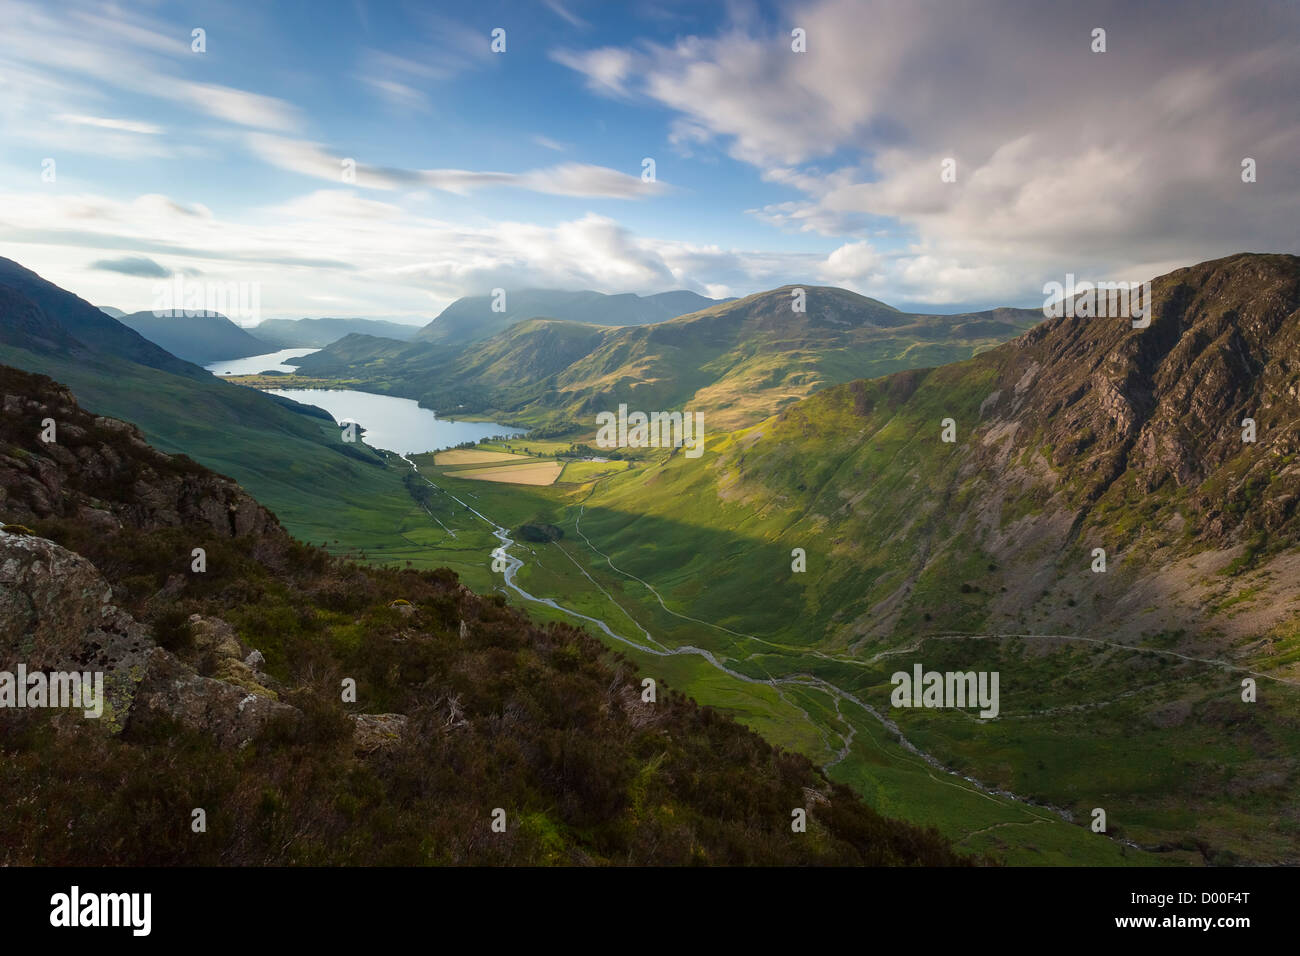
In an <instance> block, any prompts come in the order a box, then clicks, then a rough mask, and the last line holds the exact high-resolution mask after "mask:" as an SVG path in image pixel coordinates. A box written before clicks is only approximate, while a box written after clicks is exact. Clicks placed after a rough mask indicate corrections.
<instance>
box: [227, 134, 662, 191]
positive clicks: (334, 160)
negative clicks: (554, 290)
mask: <svg viewBox="0 0 1300 956" xmlns="http://www.w3.org/2000/svg"><path fill="white" fill-rule="evenodd" d="M246 142H247V143H248V146H249V148H250V149H252V151H253V152H254V153H255V154H257V155H258V156H259V157H261V158H262V159H264V160H265V161H267V162H269V163H272V164H273V165H276V166H279V167H280V168H281V169H287V170H290V171H291V172H295V173H301V174H303V175H305V176H312V177H314V178H316V179H324V180H328V181H331V182H343V178H342V173H343V169H344V160H345V159H352V160H354V162H355V167H354V169H355V173H356V182H355V185H356V186H358V187H361V188H366V189H389V190H392V189H406V188H410V187H418V186H426V187H429V188H432V189H440V190H443V191H444V192H450V193H456V194H458V195H465V194H468V193H471V192H473V191H475V190H478V189H487V188H492V187H509V188H514V189H527V190H530V191H532V192H537V193H546V194H550V195H556V196H582V197H600V198H607V199H644V198H647V197H649V196H654V195H659V194H661V193H663V192H666V191H667V190H668V188H669V187H668V186H667V185H666V184H665V183H662V182H659V181H653V182H642V181H641V178H640V176H633V175H631V174H629V173H622V172H619V171H618V170H615V169H609V168H608V167H606V166H592V165H589V164H586V163H561V164H560V165H558V166H549V167H546V168H544V169H533V170H527V171H525V172H521V173H506V172H492V171H486V170H468V169H394V168H391V167H383V166H373V165H370V164H368V163H363V162H360V161H359V160H357V158H356V157H342V156H335V155H333V154H331V153H330V152H329V151H328V150H327V149H326V148H325V147H324V146H322V145H321V144H319V143H309V142H306V141H305V140H297V139H289V138H287V137H284V136H274V135H271V134H269V133H250V134H248V136H247V137H246Z"/></svg>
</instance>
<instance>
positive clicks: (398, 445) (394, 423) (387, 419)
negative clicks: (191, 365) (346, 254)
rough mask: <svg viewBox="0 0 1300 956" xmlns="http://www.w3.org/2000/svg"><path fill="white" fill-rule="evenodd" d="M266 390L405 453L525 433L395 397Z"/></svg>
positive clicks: (324, 390) (369, 442) (347, 391)
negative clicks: (353, 425)
mask: <svg viewBox="0 0 1300 956" xmlns="http://www.w3.org/2000/svg"><path fill="white" fill-rule="evenodd" d="M291 351H293V350H291ZM308 351H311V350H308ZM264 391H267V392H270V393H271V394H273V395H283V396H284V397H285V398H292V399H293V400H294V401H295V402H303V403H305V404H307V405H316V406H319V407H320V408H323V409H325V411H327V412H329V413H330V414H331V415H333V416H334V420H335V421H336V422H339V423H342V422H349V421H352V422H357V423H359V424H360V425H361V427H362V429H363V434H362V440H363V441H365V443H366V444H367V445H369V446H370V447H372V448H386V449H387V450H389V451H395V452H397V453H398V454H399V455H405V454H407V453H409V452H423V451H433V450H434V449H437V448H447V447H449V446H451V445H459V444H461V443H462V442H467V441H481V440H482V439H484V438H488V437H490V436H492V435H523V434H524V431H523V430H521V429H518V428H508V427H507V426H505V425H498V424H497V423H496V422H456V421H450V420H449V419H445V418H439V417H438V416H437V415H435V414H434V413H433V412H431V411H430V410H429V409H427V408H421V407H420V406H419V405H418V404H417V403H416V402H414V401H413V400H411V399H409V398H395V397H394V396H392V395H375V394H373V393H372V392H358V391H354V390H352V389H328V388H268V389H264Z"/></svg>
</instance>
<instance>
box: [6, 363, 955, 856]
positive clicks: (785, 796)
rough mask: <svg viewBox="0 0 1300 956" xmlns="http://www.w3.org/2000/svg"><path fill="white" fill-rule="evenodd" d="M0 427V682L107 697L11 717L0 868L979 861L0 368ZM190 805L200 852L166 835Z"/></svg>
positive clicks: (747, 735) (714, 721)
mask: <svg viewBox="0 0 1300 956" xmlns="http://www.w3.org/2000/svg"><path fill="white" fill-rule="evenodd" d="M0 407H3V408H4V411H5V414H4V416H3V417H0V522H3V526H2V527H0V567H2V568H3V573H0V608H3V609H4V614H3V615H0V669H8V670H9V671H10V672H12V671H14V670H17V669H18V666H19V665H24V666H26V667H28V668H30V669H31V670H32V671H36V670H40V671H70V670H76V671H78V672H81V671H83V670H87V669H89V670H91V671H94V672H96V673H98V674H100V675H102V676H103V679H104V683H103V685H102V688H103V694H104V697H103V698H100V699H99V701H98V705H99V711H100V712H99V714H98V715H97V718H96V719H86V718H85V717H84V716H83V714H82V713H81V712H79V710H81V709H83V708H79V709H78V710H73V711H72V712H70V713H69V712H64V711H61V710H60V709H59V708H57V707H56V708H45V707H37V708H30V707H29V708H26V709H22V710H17V709H14V710H7V711H6V716H5V735H4V761H3V764H2V765H0V800H3V802H4V805H5V806H7V807H11V808H16V809H15V811H14V812H11V813H6V814H4V815H3V817H2V819H0V848H3V849H0V864H3V865H43V866H57V865H71V864H75V865H78V866H110V865H116V866H123V865H130V866H139V865H178V864H184V865H223V866H249V865H263V866H264V865H316V866H338V865H389V866H392V865H422V864H423V865H428V864H433V865H466V864H499V865H556V864H583V865H600V864H612V865H628V864H643V865H644V864H650V865H653V864H659V865H685V864H696V865H699V864H722V865H725V864H743V865H756V864H757V865H816V864H821V865H849V864H852V865H864V864H865V865H890V864H895V865H955V864H962V863H968V862H969V858H968V857H963V856H959V855H958V854H957V853H956V852H955V851H954V850H953V848H952V846H951V845H950V844H949V843H948V842H947V841H946V840H944V839H943V838H941V837H940V836H938V835H937V834H936V833H935V832H934V831H933V830H923V829H921V828H919V827H916V826H913V825H910V824H907V823H901V822H897V821H893V820H889V819H886V818H884V817H882V816H881V815H879V814H878V813H876V812H875V811H874V810H872V809H870V808H869V807H868V806H866V805H865V804H864V803H862V802H861V801H860V800H859V799H857V798H856V797H855V795H854V794H853V793H852V792H851V791H850V790H849V789H848V788H847V787H845V786H843V785H842V784H835V783H832V782H831V781H830V780H828V779H827V778H826V777H825V776H824V775H823V774H822V773H821V772H820V771H818V770H816V769H815V768H814V767H813V766H812V765H811V764H810V763H809V762H808V760H807V759H806V758H803V757H800V756H798V755H795V754H791V753H788V752H785V751H782V750H780V749H777V748H773V747H772V746H770V745H768V744H767V743H766V742H764V741H763V740H762V739H761V738H759V737H758V736H757V735H755V734H754V733H752V732H751V731H749V730H747V729H745V728H743V727H741V726H740V725H739V724H737V723H736V722H734V721H733V720H731V719H730V718H728V717H725V716H723V715H721V714H718V713H717V712H715V711H713V710H712V709H710V708H701V707H699V706H698V705H696V704H695V703H694V702H693V701H690V700H689V699H687V698H685V697H684V696H682V695H681V694H680V693H676V692H672V691H669V690H668V688H667V687H662V688H660V689H659V692H658V694H657V696H656V698H655V700H654V701H650V700H647V699H645V697H644V696H643V694H644V692H643V689H642V683H641V680H640V675H639V674H638V673H637V671H636V670H635V669H634V668H633V667H631V666H629V664H628V662H627V661H626V660H625V659H623V658H622V657H621V656H620V655H615V654H611V653H610V652H608V651H606V650H605V649H604V648H602V646H601V645H600V644H599V643H598V642H597V641H596V640H594V639H593V638H591V637H590V636H589V635H587V634H585V633H584V632H583V631H581V630H578V629H577V628H574V627H571V626H568V625H564V624H548V625H545V626H541V625H539V624H536V623H534V622H532V621H530V620H529V619H528V618H526V617H525V616H524V615H522V614H520V613H519V612H518V611H515V610H511V609H509V608H507V607H506V606H505V604H504V602H503V601H502V600H501V599H500V598H498V597H496V596H493V597H479V596H476V595H474V594H472V593H471V592H469V591H468V590H467V589H466V588H464V587H463V586H461V585H460V584H459V583H458V581H457V579H456V576H455V575H454V574H452V573H451V572H449V571H446V570H437V571H427V570H426V571H415V570H409V569H408V570H398V569H397V568H395V567H392V568H378V567H364V566H360V565H357V564H353V563H351V562H349V561H344V560H340V559H338V558H335V557H333V556H331V555H330V554H329V553H327V552H325V551H324V550H322V549H319V548H314V547H311V546H309V545H304V544H302V543H300V542H298V541H295V540H293V539H292V538H291V537H290V536H289V535H288V534H286V533H285V531H284V529H283V528H282V527H281V526H280V524H279V522H278V521H277V519H276V518H275V516H274V515H273V514H271V513H270V512H268V511H267V510H266V509H264V508H262V507H261V506H260V505H259V504H258V503H257V502H256V501H255V500H254V499H253V498H251V497H250V496H249V495H247V494H246V493H245V492H244V491H243V489H242V488H240V487H239V486H238V485H237V484H235V483H234V482H232V481H230V480H229V479H227V478H224V477H222V476H220V475H217V474H214V473H212V472H210V471H208V470H207V469H205V468H203V467H202V466H200V465H197V464H196V463H194V462H193V461H191V460H189V459H187V458H185V457H183V456H170V455H167V454H164V453H162V452H160V451H158V450H156V449H154V448H151V447H150V446H149V445H148V444H147V443H146V442H145V441H144V436H143V434H142V433H141V432H140V431H139V430H138V429H136V428H135V427H133V426H132V425H130V424H128V423H125V422H122V421H118V420H115V419H110V418H104V417H100V416H97V415H95V414H93V413H92V412H89V411H87V410H84V409H82V408H81V407H80V406H79V404H78V403H77V401H76V399H75V398H74V396H73V394H72V393H71V392H70V391H69V390H68V389H67V388H65V387H63V386H61V385H59V384H57V383H55V382H54V381H52V380H50V379H48V378H45V377H43V376H37V375H32V374H29V373H26V372H21V371H19V370H16V369H12V368H8V367H4V366H0ZM49 419H53V420H55V421H56V422H58V424H59V431H58V438H57V440H56V441H55V442H51V443H47V442H45V441H43V440H42V439H41V437H40V434H41V429H42V424H41V423H42V422H44V421H46V420H49ZM196 549H202V550H201V552H200V551H198V550H196ZM197 553H202V554H203V555H204V558H205V561H206V564H205V566H204V568H202V569H200V570H196V569H195V567H194V564H193V561H194V557H193V556H194V555H195V554H197ZM347 680H351V681H353V682H354V686H355V690H356V697H355V702H353V701H347V702H345V701H344V699H343V695H341V694H340V692H339V687H340V686H341V685H345V684H346V682H347ZM23 692H24V693H26V692H27V691H26V687H24V689H23ZM86 703H90V702H86ZM92 706H93V705H92ZM92 713H93V711H92ZM88 793H90V794H96V795H97V796H96V799H94V800H90V801H88V800H87V799H86V795H87V794H88ZM196 807H198V808H202V809H203V811H204V814H205V816H204V823H205V824H206V826H205V829H204V830H203V831H202V832H203V838H202V839H200V840H197V841H196V840H194V839H193V838H192V835H191V832H190V830H189V829H187V828H186V827H185V826H180V827H178V826H174V825H167V824H166V821H168V820H171V821H175V820H182V821H185V822H186V823H189V822H190V821H192V820H193V819H194V818H195V817H194V808H196ZM496 808H500V811H498V810H497V809H496ZM793 810H802V811H804V812H805V813H806V818H807V824H806V826H807V829H806V832H796V831H794V829H793V828H792V826H791V820H792V813H793ZM498 812H500V813H503V814H504V817H503V818H502V819H503V822H504V824H505V827H504V830H503V832H501V833H499V834H497V833H495V832H494V830H493V826H492V825H493V822H494V820H495V819H496V818H497V813H498Z"/></svg>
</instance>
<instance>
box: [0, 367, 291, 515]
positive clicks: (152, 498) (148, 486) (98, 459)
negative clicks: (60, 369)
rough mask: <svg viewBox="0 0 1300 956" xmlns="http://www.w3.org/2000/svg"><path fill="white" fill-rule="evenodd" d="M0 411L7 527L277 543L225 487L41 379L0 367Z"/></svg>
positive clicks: (257, 509) (0, 491)
mask: <svg viewBox="0 0 1300 956" xmlns="http://www.w3.org/2000/svg"><path fill="white" fill-rule="evenodd" d="M0 409H2V410H3V415H0V512H3V513H5V514H6V515H7V516H10V519H9V520H13V521H18V522H26V521H31V520H36V519H41V518H76V519H78V520H81V521H84V522H87V523H90V524H93V525H98V526H102V527H103V529H104V530H113V529H114V528H117V527H121V526H122V525H123V524H126V525H131V526H133V527H137V528H141V529H145V530H149V529H153V528H165V527H180V526H202V527H206V528H209V529H211V530H213V531H215V532H216V533H218V534H221V535H223V536H229V537H242V536H244V535H256V536H259V537H271V538H278V539H283V538H285V537H286V536H285V535H284V532H283V531H282V530H281V528H280V526H279V522H278V521H277V520H276V518H275V516H274V515H273V514H271V512H269V511H267V510H266V509H265V508H263V507H262V506H261V505H259V504H258V503H257V502H256V501H255V500H253V498H252V497H250V496H249V495H248V494H247V493H246V492H245V491H244V490H243V489H242V488H240V487H239V485H238V484H236V483H235V482H234V481H232V480H230V479H229V478H225V477H223V476H221V475H218V474H215V473H213V472H210V471H208V470H207V469H205V468H201V467H199V466H198V465H196V464H195V463H194V462H192V461H190V460H189V459H188V458H185V457H184V456H179V455H167V454H164V453H163V452H160V451H158V450H157V449H155V448H152V447H151V446H150V445H149V444H148V443H147V442H146V441H145V438H144V436H143V435H142V434H141V432H140V430H139V429H138V428H136V427H135V426H134V425H132V424H129V423H127V422H123V421H118V420H117V419H113V418H105V417H103V416H96V415H92V414H90V413H89V412H86V411H84V410H83V409H82V408H80V407H79V406H78V405H77V403H76V401H75V399H74V398H73V396H72V393H71V392H70V391H69V390H68V389H67V388H65V387H63V386H61V385H58V384H57V383H55V382H53V381H52V380H50V379H48V378H45V377H44V376H41V375H32V374H30V373H27V372H22V371H19V370H17V369H12V368H7V367H3V366H0ZM51 422H52V423H53V425H52V429H51V428H50V423H51ZM46 437H50V438H52V439H53V440H52V441H46V440H45V438H46Z"/></svg>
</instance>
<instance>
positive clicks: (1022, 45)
mask: <svg viewBox="0 0 1300 956" xmlns="http://www.w3.org/2000/svg"><path fill="white" fill-rule="evenodd" d="M0 24H3V26H2V27H0V256H4V257H7V258H11V259H14V260H15V261H17V262H19V263H21V264H22V265H24V266H26V267H28V268H30V269H33V270H35V271H36V272H38V273H40V274H41V275H43V276H44V277H45V278H47V279H49V280H50V281H53V282H55V283H57V284H58V285H61V286H63V287H64V288H67V289H70V290H71V291H74V292H76V293H77V294H78V295H81V296H82V297H83V298H86V299H88V300H90V301H92V302H94V303H95V304H97V305H111V306H115V307H118V308H122V309H124V310H126V311H135V310H138V309H147V308H154V307H156V303H157V301H158V295H159V293H160V291H161V286H162V285H165V284H168V283H175V282H176V281H177V277H179V281H181V282H182V283H186V284H187V285H186V286H185V288H187V289H188V288H193V287H203V286H207V285H211V286H216V285H221V286H225V285H227V284H230V283H242V284H244V285H243V286H242V288H245V289H255V290H256V292H257V295H256V302H257V307H256V309H245V310H244V311H245V312H247V313H248V314H239V315H234V316H232V317H234V318H235V319H236V320H237V321H240V322H241V324H245V325H249V324H253V322H254V321H256V320H257V319H259V318H279V317H283V318H298V317H303V316H369V317H383V318H392V319H397V320H399V321H406V322H413V323H416V322H418V323H421V324H422V323H424V322H427V321H428V320H429V319H431V318H432V317H433V316H435V315H437V313H438V312H439V311H441V309H442V308H443V307H445V306H446V305H447V304H449V303H450V302H451V301H453V300H455V299H456V298H458V297H459V296H462V295H473V294H484V293H488V292H490V291H491V290H493V289H496V288H503V289H505V290H507V294H508V291H509V289H511V288H525V287H548V288H570V289H574V288H583V289H595V290H598V291H602V292H635V293H639V294H649V293H654V292H662V291H667V290H669V289H691V290H694V291H696V292H700V293H702V294H705V295H710V296H718V297H720V296H729V295H735V296H743V295H748V294H751V293H754V292H759V291H763V290H765V289H770V288H774V287H777V286H780V285H784V284H787V283H793V284H805V285H835V286H841V287H843V288H847V289H852V290H853V291H856V292H860V293H862V294H864V295H869V296H872V297H874V298H877V299H880V300H882V301H885V302H887V303H889V304H891V305H895V306H898V307H900V308H910V309H914V310H927V311H936V312H959V311H965V310H969V309H980V308H990V307H994V306H1000V305H1014V306H1028V307H1037V306H1040V305H1041V304H1042V302H1043V299H1044V296H1043V292H1042V289H1043V286H1044V285H1045V284H1046V283H1048V282H1051V281H1057V282H1064V281H1065V276H1066V275H1067V274H1074V275H1075V276H1076V277H1078V278H1079V279H1088V280H1091V281H1114V280H1129V281H1141V280H1145V279H1149V278H1152V277H1153V276H1156V275H1159V274H1163V273H1165V272H1168V271H1170V270H1172V269H1174V268H1178V267H1180V266H1185V265H1191V264H1193V263H1196V262H1199V261H1203V260H1205V259H1211V258H1216V257H1219V256H1224V255H1230V254H1232V253H1236V252H1243V251H1248V252H1291V253H1300V188H1298V187H1300V3H1297V2H1294V0H1282V2H1263V0H1239V2H1232V3H1229V2H1223V0H1220V2H1216V3H1203V2H1197V0H1180V2H1167V3H1161V2H1147V3H1133V2H1131V0H1122V2H1114V3H1111V2H1079V3H1071V4H1069V5H1065V4H1054V3H1042V2H1030V0H980V2H969V3H967V2H952V3H939V2H934V0H897V2H893V0H881V2H875V0H812V2H797V3H770V2H764V3H758V2H740V0H737V2H729V3H721V2H720V3H710V2H707V0H681V2H676V0H650V2H644V3H617V2H609V0H513V2H496V0H475V2H469V3H440V2H439V3H431V2H403V0H386V2H380V0H338V2H330V0H277V2H273V3H261V2H259V3H234V2H229V0H225V2H195V3H190V2H179V3H173V2H156V3H151V2H137V3H100V2H83V0H62V2H60V3H58V4H50V3H47V2H44V0H37V2H27V0H0ZM1098 30H1103V31H1104V50H1101V49H1097V47H1098V46H1099V36H1098V34H1097V32H1096V31H1098ZM196 31H202V32H201V33H196ZM494 31H504V33H500V32H496V33H494ZM494 36H496V37H497V38H498V40H497V47H498V49H497V50H494V49H493V42H494ZM502 46H503V47H504V49H501V47H502ZM797 47H802V49H796V48H797ZM647 161H652V162H653V170H652V171H653V176H651V175H650V172H651V170H650V169H649V168H648V166H649V163H648V162H647ZM1250 161H1253V162H1250ZM1243 163H1248V165H1250V166H1251V168H1252V169H1253V175H1250V176H1247V175H1245V174H1244V172H1243V169H1244V167H1243ZM1245 179H1253V181H1249V182H1248V181H1244V180H1245ZM254 312H256V314H255V315H254V314H253V313H254Z"/></svg>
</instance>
